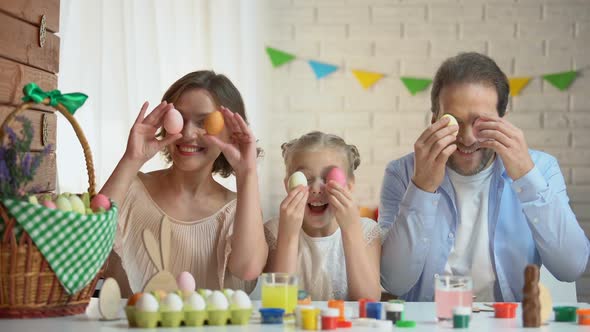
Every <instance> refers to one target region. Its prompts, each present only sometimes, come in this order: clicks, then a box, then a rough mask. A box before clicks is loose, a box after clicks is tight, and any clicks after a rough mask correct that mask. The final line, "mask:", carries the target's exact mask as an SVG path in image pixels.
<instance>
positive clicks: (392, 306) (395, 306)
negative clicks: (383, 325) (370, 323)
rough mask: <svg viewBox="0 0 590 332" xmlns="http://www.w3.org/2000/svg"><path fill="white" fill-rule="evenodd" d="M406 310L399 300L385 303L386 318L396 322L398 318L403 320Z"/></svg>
mask: <svg viewBox="0 0 590 332" xmlns="http://www.w3.org/2000/svg"><path fill="white" fill-rule="evenodd" d="M403 312H404V304H403V303H398V302H388V303H385V319H387V320H390V321H391V322H392V323H393V324H395V323H396V322H397V321H398V320H402V319H403V317H402V314H403Z"/></svg>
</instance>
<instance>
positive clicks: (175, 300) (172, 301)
mask: <svg viewBox="0 0 590 332" xmlns="http://www.w3.org/2000/svg"><path fill="white" fill-rule="evenodd" d="M160 305H162V311H181V310H182V299H181V298H180V296H179V295H178V294H176V293H169V294H168V295H166V297H165V298H164V299H163V300H162V302H161V303H160Z"/></svg>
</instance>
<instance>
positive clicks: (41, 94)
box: [22, 83, 88, 115]
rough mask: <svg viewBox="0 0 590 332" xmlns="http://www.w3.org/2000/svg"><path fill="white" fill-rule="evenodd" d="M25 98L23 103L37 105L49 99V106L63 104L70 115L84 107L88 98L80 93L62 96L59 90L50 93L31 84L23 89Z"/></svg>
mask: <svg viewBox="0 0 590 332" xmlns="http://www.w3.org/2000/svg"><path fill="white" fill-rule="evenodd" d="M23 93H24V95H25V96H24V97H23V98H22V100H23V101H25V102H27V101H33V102H35V103H40V102H42V101H43V100H44V99H45V98H49V100H50V102H49V105H51V106H53V107H55V106H57V104H58V103H60V104H62V105H63V106H64V107H65V108H66V109H67V110H68V112H70V114H72V115H74V113H76V110H77V109H78V108H80V107H81V106H82V105H84V102H85V101H86V99H88V96H87V95H85V94H83V93H80V92H74V93H66V94H62V93H61V91H59V90H57V89H56V90H52V91H49V92H45V91H43V90H42V89H41V88H40V87H39V86H38V85H37V84H35V83H29V84H27V85H25V87H24V88H23Z"/></svg>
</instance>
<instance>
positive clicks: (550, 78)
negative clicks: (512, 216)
mask: <svg viewBox="0 0 590 332" xmlns="http://www.w3.org/2000/svg"><path fill="white" fill-rule="evenodd" d="M266 53H267V54H268V57H269V58H270V62H271V63H272V66H273V67H274V68H277V67H280V66H282V65H284V64H286V63H289V62H291V61H293V60H296V59H299V60H304V61H305V62H307V63H308V64H309V66H310V67H311V69H312V70H313V73H314V74H315V77H316V78H317V79H322V78H324V77H326V76H328V75H330V74H332V73H334V72H335V71H337V70H338V69H340V68H339V67H338V66H336V65H333V64H329V63H325V62H320V61H316V60H311V59H304V58H301V57H298V56H296V55H294V54H291V53H287V52H284V51H281V50H278V49H276V48H272V47H266ZM587 69H590V66H587V67H583V68H580V69H578V70H572V71H564V72H560V73H552V74H546V75H541V76H538V75H535V76H528V77H511V78H509V79H508V80H509V83H510V95H511V96H513V97H514V96H518V95H520V93H521V91H522V90H523V89H524V88H526V86H527V85H528V84H529V82H530V81H531V80H533V79H536V78H542V79H544V80H546V81H547V82H549V83H550V84H551V85H553V86H554V87H556V88H557V89H559V90H561V91H565V90H566V89H567V88H569V86H570V85H571V84H572V83H573V82H574V80H575V79H576V77H577V76H578V74H579V73H581V72H583V71H585V70H587ZM351 71H352V74H353V75H354V77H355V78H356V80H357V81H358V82H359V84H360V85H361V86H362V87H363V89H369V88H370V87H372V86H373V85H375V84H376V83H377V82H379V81H380V80H381V79H382V78H384V77H389V75H387V74H383V73H378V72H372V71H366V70H360V69H354V70H351ZM399 79H400V80H401V81H402V83H403V84H404V86H405V87H406V89H408V91H409V92H410V93H411V94H412V95H416V94H417V93H418V92H421V91H424V90H426V89H428V87H429V86H430V84H432V79H430V78H420V77H411V76H405V77H399Z"/></svg>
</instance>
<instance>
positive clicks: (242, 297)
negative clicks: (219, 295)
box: [231, 290, 252, 309]
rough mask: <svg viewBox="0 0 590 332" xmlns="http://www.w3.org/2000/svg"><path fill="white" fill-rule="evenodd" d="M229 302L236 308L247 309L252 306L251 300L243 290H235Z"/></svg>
mask: <svg viewBox="0 0 590 332" xmlns="http://www.w3.org/2000/svg"><path fill="white" fill-rule="evenodd" d="M231 303H232V305H233V306H234V307H235V308H238V309H249V308H252V301H251V300H250V297H248V294H246V292H244V291H243V290H237V291H235V292H234V295H233V296H232V299H231Z"/></svg>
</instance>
